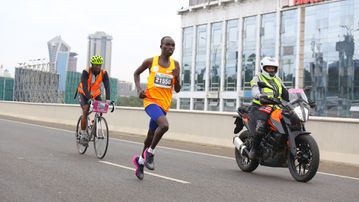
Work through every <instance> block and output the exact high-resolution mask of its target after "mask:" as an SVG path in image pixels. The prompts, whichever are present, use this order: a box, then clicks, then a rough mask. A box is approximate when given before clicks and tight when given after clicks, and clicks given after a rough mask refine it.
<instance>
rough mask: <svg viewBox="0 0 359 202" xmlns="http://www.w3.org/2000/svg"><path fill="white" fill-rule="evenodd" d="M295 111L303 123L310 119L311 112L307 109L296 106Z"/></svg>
mask: <svg viewBox="0 0 359 202" xmlns="http://www.w3.org/2000/svg"><path fill="white" fill-rule="evenodd" d="M293 111H294V112H295V114H296V115H297V117H298V118H299V120H301V121H307V120H308V118H309V110H308V109H307V108H306V107H301V106H296V107H295V108H294V109H293Z"/></svg>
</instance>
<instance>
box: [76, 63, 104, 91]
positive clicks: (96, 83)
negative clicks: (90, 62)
mask: <svg viewBox="0 0 359 202" xmlns="http://www.w3.org/2000/svg"><path fill="white" fill-rule="evenodd" d="M86 71H87V72H88V73H89V78H88V80H87V87H88V92H89V93H90V95H91V97H93V98H96V97H97V96H99V95H100V94H101V82H102V80H103V75H104V74H105V73H106V70H101V71H100V73H99V74H98V75H97V76H95V75H94V74H93V73H92V71H90V69H89V68H87V69H86ZM77 91H78V92H79V93H81V94H82V95H84V96H86V94H85V92H84V89H83V85H82V82H80V84H79V86H78V87H77ZM106 93H107V92H106Z"/></svg>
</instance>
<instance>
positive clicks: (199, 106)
mask: <svg viewBox="0 0 359 202" xmlns="http://www.w3.org/2000/svg"><path fill="white" fill-rule="evenodd" d="M193 109H194V110H202V111H203V110H204V99H202V98H196V99H193Z"/></svg>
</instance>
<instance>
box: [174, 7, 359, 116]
mask: <svg viewBox="0 0 359 202" xmlns="http://www.w3.org/2000/svg"><path fill="white" fill-rule="evenodd" d="M358 10H359V0H341V1H337V0H315V1H314V0H313V1H304V0H190V1H189V4H188V7H187V8H182V9H181V10H179V11H178V13H179V14H180V15H181V19H182V22H181V27H182V53H181V56H182V58H181V64H182V68H181V70H182V72H181V82H182V89H181V92H180V93H179V96H178V97H179V101H178V106H179V109H190V110H204V111H230V112H234V111H235V110H236V108H237V107H239V106H240V105H242V104H250V103H251V99H252V94H251V87H250V80H251V79H252V78H253V76H254V75H255V74H256V73H257V72H259V70H260V65H259V63H260V60H261V59H262V58H263V57H265V56H270V57H275V58H276V59H277V60H278V61H279V64H280V67H279V72H278V76H279V77H281V79H282V81H283V83H284V85H286V86H287V87H288V88H304V87H309V86H311V98H312V99H313V100H315V101H316V103H317V107H316V108H315V110H314V112H313V113H314V115H317V116H337V117H352V114H351V113H352V112H351V111H352V110H351V109H353V107H355V106H358V105H359V62H358V61H359V54H358V53H359V46H358V45H357V43H355V41H356V40H358V38H359V31H358V22H359V12H357V11H358Z"/></svg>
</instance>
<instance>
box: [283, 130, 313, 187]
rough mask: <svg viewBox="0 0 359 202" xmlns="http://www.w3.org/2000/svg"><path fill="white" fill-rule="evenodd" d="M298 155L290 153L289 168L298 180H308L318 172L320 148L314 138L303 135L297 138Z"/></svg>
mask: <svg viewBox="0 0 359 202" xmlns="http://www.w3.org/2000/svg"><path fill="white" fill-rule="evenodd" d="M295 143H296V147H297V151H296V156H293V155H292V154H291V153H290V154H289V155H288V168H289V172H290V174H291V175H292V177H293V178H294V179H295V180H297V181H298V182H308V181H309V180H311V179H312V178H313V177H314V175H315V174H316V173H317V170H318V167H319V149H318V145H317V143H316V142H315V140H314V138H313V137H312V136H310V135H301V136H299V137H297V138H296V141H295Z"/></svg>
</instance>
